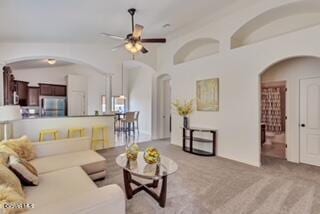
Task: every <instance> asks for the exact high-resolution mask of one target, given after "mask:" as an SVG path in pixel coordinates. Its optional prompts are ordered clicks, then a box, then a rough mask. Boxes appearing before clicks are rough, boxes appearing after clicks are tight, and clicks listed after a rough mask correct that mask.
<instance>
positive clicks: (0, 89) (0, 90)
mask: <svg viewBox="0 0 320 214" xmlns="http://www.w3.org/2000/svg"><path fill="white" fill-rule="evenodd" d="M5 65H6V63H5V62H4V61H1V60H0V68H1V75H0V106H2V105H3V103H4V102H3V101H4V94H3V93H4V92H3V70H2V68H3V67H4V66H5Z"/></svg>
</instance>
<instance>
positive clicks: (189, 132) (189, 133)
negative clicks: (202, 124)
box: [182, 127, 217, 156]
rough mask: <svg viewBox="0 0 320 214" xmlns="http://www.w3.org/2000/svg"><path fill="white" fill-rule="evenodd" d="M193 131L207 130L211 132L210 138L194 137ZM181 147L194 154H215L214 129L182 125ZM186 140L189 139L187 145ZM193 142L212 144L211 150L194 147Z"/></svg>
mask: <svg viewBox="0 0 320 214" xmlns="http://www.w3.org/2000/svg"><path fill="white" fill-rule="evenodd" d="M195 132H207V133H211V134H212V139H210V140H209V139H204V138H200V137H194V133H195ZM182 133H183V136H182V143H183V144H182V148H183V151H185V152H189V153H192V154H195V155H201V156H215V155H216V133H217V131H216V130H213V129H207V128H198V127H189V128H185V127H182ZM187 141H189V145H187ZM193 142H199V143H206V144H212V151H211V152H208V151H204V150H200V149H195V148H194V147H193Z"/></svg>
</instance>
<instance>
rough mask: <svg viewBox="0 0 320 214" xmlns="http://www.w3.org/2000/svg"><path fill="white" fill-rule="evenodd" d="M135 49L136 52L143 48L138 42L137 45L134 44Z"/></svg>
mask: <svg viewBox="0 0 320 214" xmlns="http://www.w3.org/2000/svg"><path fill="white" fill-rule="evenodd" d="M135 47H136V49H137V50H138V51H141V50H142V48H143V46H142V44H141V43H140V42H137V43H136V44H135Z"/></svg>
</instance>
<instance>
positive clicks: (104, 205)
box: [30, 184, 126, 214]
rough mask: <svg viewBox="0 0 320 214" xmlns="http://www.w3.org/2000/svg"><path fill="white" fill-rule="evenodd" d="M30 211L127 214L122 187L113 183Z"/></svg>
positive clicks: (37, 213) (39, 212)
mask: <svg viewBox="0 0 320 214" xmlns="http://www.w3.org/2000/svg"><path fill="white" fill-rule="evenodd" d="M30 211H32V212H31V213H32V214H43V213H45V214H57V213H59V214H60V213H73V214H101V213H105V214H107V213H110V214H125V213H126V200H125V195H124V193H123V191H122V189H121V188H120V187H119V186H118V185H115V184H112V185H108V186H103V187H100V188H96V189H95V190H92V191H89V192H86V193H83V194H78V195H74V196H73V197H68V198H61V199H60V200H58V201H54V202H52V203H51V204H49V205H48V206H41V207H36V208H35V209H30Z"/></svg>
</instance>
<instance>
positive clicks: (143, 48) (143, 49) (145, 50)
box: [141, 47, 149, 54]
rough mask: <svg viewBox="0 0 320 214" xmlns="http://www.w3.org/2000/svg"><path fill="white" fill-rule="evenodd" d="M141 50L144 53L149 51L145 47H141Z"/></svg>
mask: <svg viewBox="0 0 320 214" xmlns="http://www.w3.org/2000/svg"><path fill="white" fill-rule="evenodd" d="M141 52H142V53H143V54H146V53H148V52H149V51H148V50H147V49H146V48H145V47H142V49H141Z"/></svg>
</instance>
